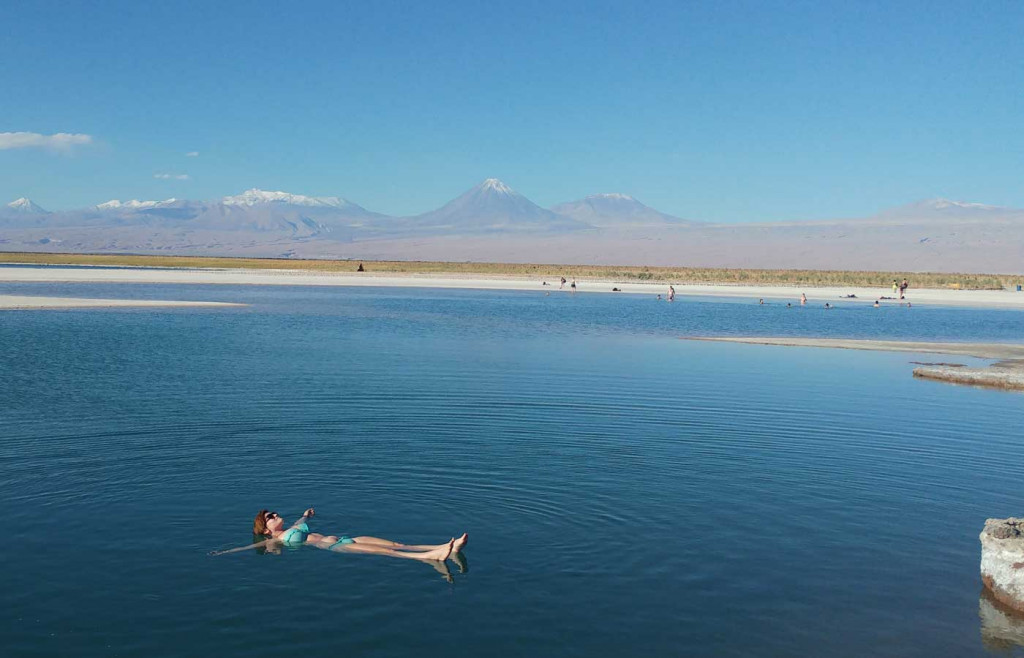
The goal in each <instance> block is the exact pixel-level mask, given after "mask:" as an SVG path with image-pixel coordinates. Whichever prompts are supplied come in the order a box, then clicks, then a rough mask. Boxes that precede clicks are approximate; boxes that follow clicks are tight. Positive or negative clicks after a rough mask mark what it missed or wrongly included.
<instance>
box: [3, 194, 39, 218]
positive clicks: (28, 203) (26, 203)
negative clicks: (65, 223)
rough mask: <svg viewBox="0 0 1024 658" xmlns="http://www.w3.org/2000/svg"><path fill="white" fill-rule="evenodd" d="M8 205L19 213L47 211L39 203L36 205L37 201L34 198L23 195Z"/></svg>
mask: <svg viewBox="0 0 1024 658" xmlns="http://www.w3.org/2000/svg"><path fill="white" fill-rule="evenodd" d="M7 207H8V208H10V209H11V210H13V211H14V212H18V213H26V214H36V213H45V212H46V211H45V210H43V209H42V208H40V207H39V206H38V205H36V203H35V202H33V201H32V199H29V198H28V197H24V196H23V197H21V198H20V199H15V200H14V201H11V202H10V203H8V204H7Z"/></svg>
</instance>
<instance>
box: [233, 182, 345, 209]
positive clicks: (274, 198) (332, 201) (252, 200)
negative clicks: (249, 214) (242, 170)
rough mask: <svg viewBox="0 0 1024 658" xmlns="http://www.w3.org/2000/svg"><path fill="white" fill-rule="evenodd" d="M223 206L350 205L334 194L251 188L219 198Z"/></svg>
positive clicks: (332, 206)
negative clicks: (320, 194)
mask: <svg viewBox="0 0 1024 658" xmlns="http://www.w3.org/2000/svg"><path fill="white" fill-rule="evenodd" d="M220 202H221V203H223V204H224V205H225V206H259V205H263V204H267V203H286V204H288V205H292V206H311V207H314V208H344V207H346V206H349V205H351V204H350V203H349V202H348V201H346V200H345V199H342V198H341V197H336V196H305V195H302V194H291V193H290V192H269V191H267V190H260V189H257V188H255V187H254V188H252V189H251V190H246V191H245V192H242V193H241V194H238V195H235V196H226V197H224V198H223V199H221V200H220Z"/></svg>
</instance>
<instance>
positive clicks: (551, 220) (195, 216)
mask: <svg viewBox="0 0 1024 658" xmlns="http://www.w3.org/2000/svg"><path fill="white" fill-rule="evenodd" d="M133 223H134V224H139V225H145V226H150V227H158V226H159V227H162V228H168V229H186V230H216V231H258V232H272V233H279V234H280V235H281V237H294V238H309V237H314V236H326V235H330V236H331V237H333V238H336V239H337V238H343V239H351V238H354V237H356V236H359V235H364V236H380V235H392V236H394V235H441V234H455V235H466V234H493V233H553V232H554V233H557V232H565V231H579V230H586V229H591V228H595V227H606V226H616V225H620V224H621V225H624V226H632V225H637V224H673V223H678V224H683V223H685V222H683V221H682V220H679V219H676V218H674V217H671V216H669V215H666V214H664V213H661V212H658V211H657V210H654V209H653V208H648V207H647V206H645V205H644V204H642V203H640V202H639V201H637V200H635V199H633V198H631V197H628V196H625V195H622V194H599V195H595V196H590V197H587V198H586V199H581V200H580V201H573V202H569V203H563V204H559V205H558V206H556V207H555V208H552V209H550V210H549V209H545V208H541V207H540V206H538V205H537V204H535V203H534V202H532V201H530V200H529V199H527V198H526V197H525V196H523V195H522V194H519V193H518V192H516V191H515V190H513V189H512V188H510V187H509V186H507V185H505V184H504V183H502V182H501V181H500V180H498V179H496V178H488V179H487V180H485V181H484V182H482V183H480V184H479V185H477V186H476V187H474V188H472V189H471V190H469V191H467V192H466V193H465V194H463V195H461V196H459V197H458V198H456V199H453V200H452V201H450V202H448V203H447V204H445V205H444V206H442V207H440V208H438V209H437V210H432V211H430V212H426V213H423V214H420V215H414V216H411V217H390V216H387V215H383V214H381V213H375V212H372V211H369V210H367V209H366V208H363V207H362V206H359V205H357V204H355V203H352V202H351V201H348V200H346V199H343V198H341V197H334V196H332V197H311V196H304V195H301V194H291V193H288V192H268V191H265V190H258V189H252V190H246V191H245V192H243V193H241V194H239V195H236V196H226V197H224V198H222V199H219V200H216V201H185V200H179V199H167V200H165V201H139V200H136V199H132V200H130V201H120V200H118V199H113V200H111V201H106V202H104V203H100V204H97V205H96V206H93V207H91V208H85V209H80V210H70V211H64V212H56V213H49V212H46V211H45V210H43V209H42V208H41V207H39V206H38V205H36V204H35V203H33V202H32V201H30V200H29V199H24V198H22V199H18V200H17V201H15V202H13V203H10V204H8V206H7V208H6V209H3V210H0V229H3V228H7V229H11V228H21V227H28V226H31V227H39V226H42V225H46V226H50V227H55V228H56V227H73V226H90V227H99V226H104V225H107V226H111V227H118V228H124V227H125V226H126V225H130V224H133Z"/></svg>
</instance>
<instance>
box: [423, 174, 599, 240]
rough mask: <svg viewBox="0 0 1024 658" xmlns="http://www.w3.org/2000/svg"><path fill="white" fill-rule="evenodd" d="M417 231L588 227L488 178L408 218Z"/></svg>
mask: <svg viewBox="0 0 1024 658" xmlns="http://www.w3.org/2000/svg"><path fill="white" fill-rule="evenodd" d="M409 223H410V225H411V226H412V227H415V228H416V229H419V230H428V229H431V230H446V231H454V232H459V233H477V232H494V231H541V232H548V231H565V230H573V229H580V228H588V227H587V226H586V225H584V224H581V223H579V222H577V221H575V220H573V219H570V218H568V217H563V216H562V215H558V214H556V213H553V212H551V211H550V210H545V209H544V208H541V207H540V206H538V205H537V204H535V203H534V202H533V201H530V200H529V199H527V198H526V197H524V196H523V195H522V194H519V193H518V192H516V191H515V190H513V189H512V188H511V187H509V186H508V185H505V184H504V183H502V182H501V181H500V180H498V179H497V178H488V179H487V180H485V181H484V182H482V183H480V184H479V185H477V186H476V187H474V188H472V189H471V190H469V191H468V192H466V193H465V194H463V195H462V196H460V197H458V198H456V199H453V200H452V201H449V202H448V203H447V204H445V205H444V206H442V207H440V208H438V209H437V210H434V211H432V212H428V213H424V214H422V215H417V216H416V217H412V218H410V219H409Z"/></svg>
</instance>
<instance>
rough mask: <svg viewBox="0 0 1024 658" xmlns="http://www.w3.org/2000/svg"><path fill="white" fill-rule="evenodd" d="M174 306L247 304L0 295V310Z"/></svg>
mask: <svg viewBox="0 0 1024 658" xmlns="http://www.w3.org/2000/svg"><path fill="white" fill-rule="evenodd" d="M174 306H199V307H220V306H246V304H233V303H229V302H185V301H172V300H156V299H82V298H78V297H28V296H22V295H0V310H25V309H61V308H115V307H116V308H131V307H148V308H161V307H174Z"/></svg>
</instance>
